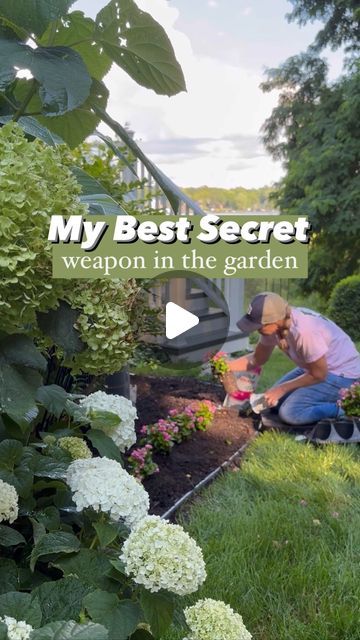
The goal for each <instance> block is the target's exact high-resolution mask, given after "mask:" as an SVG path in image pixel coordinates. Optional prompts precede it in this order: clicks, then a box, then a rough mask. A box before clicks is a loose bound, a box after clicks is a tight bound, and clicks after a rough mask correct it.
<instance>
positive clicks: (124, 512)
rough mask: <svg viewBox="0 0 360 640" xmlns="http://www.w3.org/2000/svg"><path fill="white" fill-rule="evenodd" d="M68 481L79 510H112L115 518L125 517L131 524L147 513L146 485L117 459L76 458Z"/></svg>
mask: <svg viewBox="0 0 360 640" xmlns="http://www.w3.org/2000/svg"><path fill="white" fill-rule="evenodd" d="M66 482H67V484H68V485H69V487H70V488H71V490H72V491H73V493H74V496H73V499H74V502H75V504H76V509H77V511H82V510H83V509H87V508H90V507H91V508H93V509H94V510H95V511H102V512H104V513H105V512H106V513H109V515H110V517H111V519H112V520H115V521H118V520H120V519H123V520H124V521H125V524H126V525H127V526H128V527H130V528H132V527H133V526H134V525H135V524H136V523H137V522H139V521H140V520H141V519H142V518H144V517H145V516H146V515H147V513H148V510H149V496H148V494H147V492H146V491H145V489H144V487H143V486H142V485H141V484H140V483H139V482H137V481H136V480H135V478H133V476H131V475H130V474H129V473H127V471H125V469H123V468H122V466H121V465H120V464H119V463H118V462H116V460H109V458H88V459H80V460H74V462H72V463H71V464H70V466H69V467H68V469H67V475H66Z"/></svg>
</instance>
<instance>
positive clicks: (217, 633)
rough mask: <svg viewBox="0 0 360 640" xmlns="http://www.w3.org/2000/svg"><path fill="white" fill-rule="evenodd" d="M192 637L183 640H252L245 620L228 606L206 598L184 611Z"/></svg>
mask: <svg viewBox="0 0 360 640" xmlns="http://www.w3.org/2000/svg"><path fill="white" fill-rule="evenodd" d="M184 614H185V619H186V622H187V624H188V626H189V628H190V630H191V635H190V636H189V637H188V638H184V639H183V640H251V638H252V635H251V633H249V631H248V630H247V629H246V627H245V625H244V622H243V619H242V617H241V615H240V614H239V613H236V612H235V611H234V610H233V609H232V608H231V607H230V606H229V605H228V604H225V602H221V601H220V600H212V599H211V598H205V599H204V600H199V601H198V602H197V603H196V604H194V606H192V607H187V609H185V611H184Z"/></svg>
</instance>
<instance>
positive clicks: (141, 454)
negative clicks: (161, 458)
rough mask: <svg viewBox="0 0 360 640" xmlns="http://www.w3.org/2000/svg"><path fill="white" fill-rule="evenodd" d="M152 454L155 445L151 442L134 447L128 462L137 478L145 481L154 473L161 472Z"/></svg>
mask: <svg viewBox="0 0 360 640" xmlns="http://www.w3.org/2000/svg"><path fill="white" fill-rule="evenodd" d="M152 456H153V446H152V445H151V444H149V443H148V444H145V445H144V446H143V447H138V448H137V449H133V451H132V452H131V454H130V455H129V457H128V464H129V467H130V470H131V473H132V474H133V475H134V476H135V478H137V479H138V480H140V481H143V480H145V478H148V477H149V476H152V475H153V474H154V473H159V467H158V465H157V464H156V462H154V460H153V457H152Z"/></svg>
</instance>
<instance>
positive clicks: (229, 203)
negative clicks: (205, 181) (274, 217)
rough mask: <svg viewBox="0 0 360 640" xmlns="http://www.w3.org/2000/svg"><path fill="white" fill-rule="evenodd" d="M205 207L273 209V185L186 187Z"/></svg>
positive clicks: (235, 209) (188, 192)
mask: <svg viewBox="0 0 360 640" xmlns="http://www.w3.org/2000/svg"><path fill="white" fill-rule="evenodd" d="M184 191H185V193H187V194H188V195H189V196H190V197H191V198H193V199H194V200H196V201H197V202H198V203H199V204H200V205H201V206H202V207H203V209H216V210H233V211H246V209H273V208H274V205H273V203H272V202H271V200H270V192H271V191H272V188H271V187H262V188H260V189H245V188H243V187H236V188H234V189H221V188H219V187H207V186H202V187H189V188H188V189H184Z"/></svg>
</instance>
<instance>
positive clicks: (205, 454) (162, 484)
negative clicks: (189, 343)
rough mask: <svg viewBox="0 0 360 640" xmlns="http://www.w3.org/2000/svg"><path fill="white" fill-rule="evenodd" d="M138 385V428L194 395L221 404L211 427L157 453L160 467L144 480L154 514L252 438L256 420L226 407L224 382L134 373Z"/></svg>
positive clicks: (182, 404)
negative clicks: (253, 421)
mask: <svg viewBox="0 0 360 640" xmlns="http://www.w3.org/2000/svg"><path fill="white" fill-rule="evenodd" d="M133 383H134V384H136V385H137V411H138V416H139V417H138V420H137V429H139V428H140V427H141V425H143V424H149V423H151V422H155V421H156V420H158V419H159V418H165V417H166V415H167V413H168V411H169V410H170V409H179V410H182V409H184V408H185V407H186V406H188V405H189V404H190V403H191V402H193V401H196V400H211V401H212V402H214V403H215V404H216V405H217V406H218V410H217V411H216V413H215V416H214V420H213V423H212V425H211V426H210V427H209V428H208V429H207V431H198V432H196V433H195V434H194V435H193V436H192V437H191V438H190V439H189V440H186V441H185V442H182V443H181V444H179V445H175V446H174V448H173V449H172V451H171V454H170V455H162V454H160V453H156V454H155V455H154V460H155V462H156V463H157V464H158V465H159V468H160V472H159V473H158V474H155V475H153V476H151V477H150V478H148V479H146V480H145V482H144V486H145V488H146V490H147V491H148V493H149V495H150V501H151V508H150V511H151V513H156V514H160V515H161V514H163V513H164V512H165V511H166V510H167V509H168V508H169V507H171V506H172V505H173V504H174V503H175V502H176V500H178V499H179V498H180V497H181V496H182V495H184V494H185V493H186V492H188V491H190V490H191V489H192V488H193V487H194V486H195V485H196V484H197V483H198V482H200V480H202V479H203V478H205V477H206V476H207V475H208V474H209V473H210V472H211V471H213V470H214V469H216V468H217V467H218V466H219V465H221V464H222V463H223V462H224V461H225V460H227V459H228V458H229V457H230V456H231V455H232V454H233V453H234V452H235V451H237V450H238V449H239V448H240V447H241V446H242V445H244V444H245V443H246V442H248V441H249V440H250V439H251V438H253V437H254V434H255V430H254V428H253V425H252V420H251V419H249V418H243V417H239V416H238V412H237V411H236V410H234V409H224V408H223V407H222V402H223V399H224V392H223V389H222V387H221V386H220V385H218V384H214V383H209V382H204V381H200V380H196V379H194V378H178V377H176V378H171V377H166V378H159V377H152V376H134V378H133Z"/></svg>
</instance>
